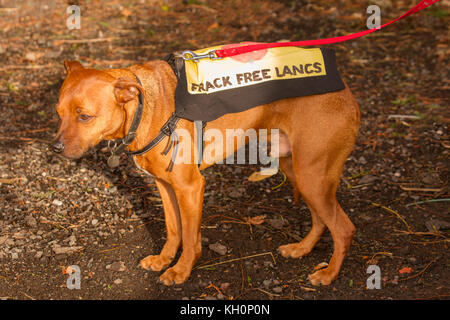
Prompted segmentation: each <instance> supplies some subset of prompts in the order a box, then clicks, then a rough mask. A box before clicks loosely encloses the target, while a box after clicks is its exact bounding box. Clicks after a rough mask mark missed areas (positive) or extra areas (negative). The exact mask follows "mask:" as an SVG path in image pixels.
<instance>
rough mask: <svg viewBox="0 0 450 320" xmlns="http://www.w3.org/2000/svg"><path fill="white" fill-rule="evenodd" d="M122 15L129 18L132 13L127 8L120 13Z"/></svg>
mask: <svg viewBox="0 0 450 320" xmlns="http://www.w3.org/2000/svg"><path fill="white" fill-rule="evenodd" d="M120 14H121V15H123V16H124V17H125V18H128V17H129V16H131V11H130V10H128V9H127V8H124V9H122V11H120Z"/></svg>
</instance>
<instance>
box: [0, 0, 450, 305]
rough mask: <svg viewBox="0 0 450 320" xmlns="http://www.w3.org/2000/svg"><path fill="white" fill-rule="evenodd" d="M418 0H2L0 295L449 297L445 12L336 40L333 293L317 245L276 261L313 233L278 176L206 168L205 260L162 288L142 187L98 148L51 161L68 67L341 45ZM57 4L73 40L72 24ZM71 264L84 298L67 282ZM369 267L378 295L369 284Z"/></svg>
mask: <svg viewBox="0 0 450 320" xmlns="http://www.w3.org/2000/svg"><path fill="white" fill-rule="evenodd" d="M416 2H417V1H391V0H377V1H375V0H373V1H362V0H357V1H351V2H350V1H335V0H334V1H331V0H320V1H319V0H316V1H309V0H308V1H305V0H299V1H276V0H255V1H244V0H230V1H216V0H214V1H213V0H210V1H206V0H191V1H189V0H188V1H175V0H174V1H170V0H167V1H137V0H135V1H93V0H91V1H83V0H80V1H20V2H19V1H0V35H1V37H0V108H1V109H0V110H1V117H0V298H1V299H448V297H449V296H450V290H449V266H450V261H449V254H448V245H449V233H448V231H449V225H450V217H449V210H448V204H449V202H448V201H449V198H450V197H449V189H448V178H449V172H448V168H449V159H448V157H449V148H450V141H449V134H448V124H449V119H450V117H449V89H450V84H449V77H448V76H449V68H448V66H449V57H450V55H449V49H448V39H449V38H448V34H449V30H448V25H449V16H448V6H447V4H448V1H440V3H438V4H435V5H433V6H432V7H429V8H427V9H425V10H424V11H422V12H420V13H419V14H416V15H413V16H411V17H408V18H407V19H405V20H402V21H399V22H397V23H395V24H394V25H391V26H389V27H388V28H387V29H385V30H382V31H378V32H376V33H374V34H372V35H369V36H367V37H365V38H360V39H357V40H353V41H349V42H346V43H340V44H335V45H332V46H330V47H332V48H334V49H335V50H336V55H337V61H338V68H339V70H340V73H341V75H342V77H343V78H344V79H345V81H346V82H347V83H348V84H349V86H350V88H351V89H352V91H353V92H354V94H355V96H356V98H357V100H358V102H359V103H360V106H361V112H362V120H361V129H360V134H359V137H358V141H357V144H356V147H355V150H354V151H353V153H352V154H351V156H350V157H349V159H348V161H347V163H346V166H345V171H344V173H343V176H342V180H341V184H340V188H339V190H338V198H339V201H340V203H341V205H342V207H343V208H344V210H345V211H346V212H347V213H348V215H349V217H350V219H351V220H352V221H353V223H354V224H355V226H356V228H357V233H356V235H355V237H354V239H353V243H352V247H351V249H350V252H349V254H348V257H347V259H346V260H345V262H344V264H343V266H342V269H341V272H340V275H339V277H338V279H337V280H335V281H334V282H333V283H332V284H331V285H329V286H324V287H314V286H312V285H311V284H310V283H309V282H308V280H307V276H308V274H310V273H312V271H313V268H314V266H316V265H317V264H319V263H320V262H324V261H328V260H329V259H330V257H331V253H332V250H333V243H332V239H331V236H330V234H329V233H326V234H325V235H324V237H323V239H322V240H321V241H320V242H319V244H318V245H317V246H316V248H315V250H314V251H313V252H312V253H311V254H310V255H308V256H306V257H304V258H302V259H299V260H296V259H286V258H283V257H282V256H281V255H280V254H279V253H278V251H277V248H278V247H279V246H280V245H282V244H286V243H289V242H294V241H298V240H299V239H301V238H302V237H304V236H305V235H306V234H307V232H308V230H309V228H310V226H311V219H310V215H309V212H308V210H307V208H306V206H305V205H304V203H301V204H300V206H295V205H294V204H293V196H292V190H291V187H290V185H289V184H288V183H284V184H282V182H283V176H282V175H281V174H277V175H275V176H273V177H271V178H269V179H266V180H263V181H260V182H250V181H248V180H247V178H248V176H249V175H250V174H251V173H252V172H253V171H255V170H256V168H258V167H256V166H242V165H241V166H238V165H235V166H230V165H217V166H214V167H211V168H209V169H207V170H205V172H204V175H205V177H206V181H207V186H206V195H205V201H204V207H203V208H204V209H203V210H204V211H203V212H204V213H203V224H202V234H203V255H202V257H201V259H199V260H198V261H197V263H196V266H195V269H194V270H193V272H192V275H191V277H190V279H189V280H188V281H187V282H186V283H185V284H183V285H177V286H173V287H166V286H164V285H162V284H160V283H158V282H157V279H158V277H159V275H160V273H158V272H149V271H145V270H143V269H141V268H140V267H139V266H138V262H139V260H140V259H142V258H143V257H145V256H147V255H148V254H155V253H158V252H159V250H160V249H161V248H162V246H163V244H164V240H165V229H164V220H163V213H162V205H161V201H160V198H159V195H158V193H157V191H156V187H155V185H154V181H153V179H152V178H150V177H147V176H142V175H141V173H140V172H139V171H138V170H137V169H136V168H135V167H134V165H133V164H132V162H131V161H130V159H126V158H123V160H124V161H123V164H122V165H121V166H120V167H119V168H117V169H115V170H112V169H110V168H109V167H108V166H107V165H106V159H107V156H108V154H107V153H105V152H104V150H102V149H100V148H97V149H95V150H93V151H92V152H90V153H89V154H88V155H87V156H86V157H84V158H82V159H80V160H77V161H70V160H67V159H63V158H61V157H59V156H57V155H55V154H53V153H52V152H50V151H49V150H48V143H49V142H50V141H51V140H52V138H53V136H54V134H55V132H56V129H57V126H58V117H57V114H56V112H55V104H56V101H57V97H58V92H59V88H60V85H61V83H62V81H63V79H64V77H65V71H64V66H63V61H64V60H79V61H81V62H82V63H83V65H84V66H86V67H92V68H100V69H101V68H118V67H126V66H129V65H132V64H136V63H144V62H146V61H149V60H153V59H158V58H161V57H163V56H165V55H166V54H168V53H171V52H174V51H180V50H185V49H199V48H205V47H209V46H213V45H217V44H224V43H235V42H240V41H263V42H273V41H279V40H292V41H293V40H307V39H319V38H324V37H332V36H339V35H344V34H347V33H350V32H356V31H360V30H363V29H365V28H366V26H365V25H366V21H365V20H366V16H367V14H366V8H367V6H368V5H369V4H373V3H376V4H378V5H379V6H380V8H381V13H382V21H383V23H384V22H387V21H389V20H392V19H394V18H396V17H398V16H399V15H401V14H402V13H403V12H405V11H406V10H407V9H409V8H410V7H412V5H413V4H415V3H416ZM69 4H77V5H79V6H80V8H81V17H82V19H81V29H80V30H76V29H75V30H69V29H68V28H67V26H66V19H67V18H68V16H69V14H67V13H66V8H67V7H68V5H69ZM299 116H301V115H299ZM401 116H408V117H401ZM259 216H263V218H262V219H263V220H262V221H263V222H262V223H261V224H252V223H250V222H249V221H254V220H249V218H254V217H259ZM260 220H261V219H260ZM260 222H261V221H260ZM219 262H221V264H217V263H219ZM70 265H78V266H79V267H80V270H81V289H79V290H77V289H74V290H69V289H68V288H67V286H66V280H67V278H68V277H69V276H68V275H67V274H65V271H66V269H67V267H68V266H70ZM369 265H378V266H379V267H380V270H381V279H382V282H381V285H382V287H381V289H379V290H377V289H374V290H368V289H367V288H366V280H367V278H368V277H369V276H370V274H368V273H366V271H367V267H368V266H369Z"/></svg>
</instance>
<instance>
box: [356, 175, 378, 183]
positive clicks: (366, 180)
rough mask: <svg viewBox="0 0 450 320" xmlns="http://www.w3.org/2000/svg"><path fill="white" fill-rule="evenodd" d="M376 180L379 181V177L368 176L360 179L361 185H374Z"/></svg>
mask: <svg viewBox="0 0 450 320" xmlns="http://www.w3.org/2000/svg"><path fill="white" fill-rule="evenodd" d="M376 180H378V178H377V177H375V176H371V175H369V174H368V175H365V176H364V177H362V178H361V179H359V184H366V183H373V182H375V181H376Z"/></svg>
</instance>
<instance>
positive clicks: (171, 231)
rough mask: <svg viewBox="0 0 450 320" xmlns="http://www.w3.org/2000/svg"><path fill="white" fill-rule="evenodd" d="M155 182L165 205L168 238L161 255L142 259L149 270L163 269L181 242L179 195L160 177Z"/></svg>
mask: <svg viewBox="0 0 450 320" xmlns="http://www.w3.org/2000/svg"><path fill="white" fill-rule="evenodd" d="M155 183H156V186H157V188H158V191H159V194H160V195H161V199H162V203H163V207H164V219H165V222H166V231H167V240H166V243H165V244H164V247H163V249H162V250H161V253H160V254H159V255H150V256H148V257H146V258H144V259H142V260H141V262H140V265H141V267H142V268H144V269H147V270H148V269H152V270H153V271H161V270H162V269H164V268H165V267H167V266H168V265H169V264H170V263H171V262H172V260H173V258H174V257H175V255H176V254H177V251H178V248H179V246H180V242H181V221H180V209H179V207H178V201H177V197H176V194H175V191H174V190H173V188H172V186H171V185H170V184H168V183H167V182H165V181H163V180H161V179H158V178H156V179H155Z"/></svg>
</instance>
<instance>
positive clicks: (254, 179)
mask: <svg viewBox="0 0 450 320" xmlns="http://www.w3.org/2000/svg"><path fill="white" fill-rule="evenodd" d="M271 176H273V174H271V175H263V174H262V173H261V171H255V172H253V173H252V174H251V175H250V177H248V181H252V182H257V181H261V180H264V179H267V178H270V177H271Z"/></svg>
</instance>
